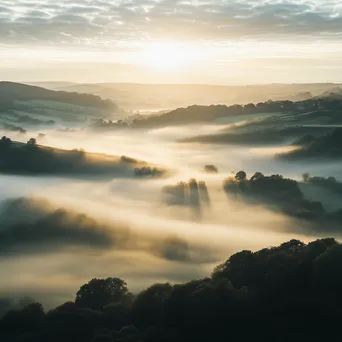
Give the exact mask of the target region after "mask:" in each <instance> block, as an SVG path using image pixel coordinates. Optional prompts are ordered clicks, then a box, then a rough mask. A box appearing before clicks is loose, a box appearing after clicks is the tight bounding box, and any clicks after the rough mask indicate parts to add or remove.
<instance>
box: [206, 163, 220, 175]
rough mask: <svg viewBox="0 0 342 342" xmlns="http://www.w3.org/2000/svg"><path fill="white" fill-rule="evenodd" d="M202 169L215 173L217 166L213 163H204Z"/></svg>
mask: <svg viewBox="0 0 342 342" xmlns="http://www.w3.org/2000/svg"><path fill="white" fill-rule="evenodd" d="M204 171H205V172H208V173H217V172H218V168H217V167H216V166H215V165H205V166H204Z"/></svg>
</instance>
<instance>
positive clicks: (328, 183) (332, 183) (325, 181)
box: [303, 173, 342, 194]
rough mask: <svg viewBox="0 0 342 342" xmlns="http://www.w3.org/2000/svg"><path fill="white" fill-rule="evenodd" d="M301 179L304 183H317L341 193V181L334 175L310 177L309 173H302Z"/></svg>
mask: <svg viewBox="0 0 342 342" xmlns="http://www.w3.org/2000/svg"><path fill="white" fill-rule="evenodd" d="M303 180H304V182H306V183H311V184H314V185H318V186H320V187H322V188H325V189H328V190H330V191H331V192H335V193H338V194H342V183H341V182H339V181H338V180H337V179H336V178H335V177H327V178H325V177H317V176H313V177H312V176H310V173H304V174H303Z"/></svg>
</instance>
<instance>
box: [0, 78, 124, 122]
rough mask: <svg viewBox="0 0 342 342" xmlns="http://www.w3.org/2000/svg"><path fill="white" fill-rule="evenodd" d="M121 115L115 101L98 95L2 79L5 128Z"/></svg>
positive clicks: (0, 115) (0, 117)
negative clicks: (51, 88) (55, 89)
mask: <svg viewBox="0 0 342 342" xmlns="http://www.w3.org/2000/svg"><path fill="white" fill-rule="evenodd" d="M121 115H122V112H121V111H120V109H119V107H118V106H117V105H116V104H115V103H114V102H112V101H111V100H103V99H102V98H101V97H99V96H95V95H91V94H79V93H70V92H65V91H54V90H48V89H45V88H41V87H37V86H31V85H26V84H21V83H13V82H0V127H1V126H2V127H3V128H4V129H8V128H9V127H11V126H13V127H16V126H18V127H21V128H26V127H36V126H43V127H44V126H47V125H51V124H52V125H53V124H58V123H61V124H72V123H85V122H87V121H88V120H89V119H90V118H108V119H111V118H116V117H120V116H121Z"/></svg>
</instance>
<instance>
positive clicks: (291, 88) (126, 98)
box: [36, 82, 341, 111]
mask: <svg viewBox="0 0 342 342" xmlns="http://www.w3.org/2000/svg"><path fill="white" fill-rule="evenodd" d="M36 84H37V83H36ZM38 85H39V83H38ZM339 86H341V84H334V83H317V84H310V83H308V84H266V85H246V86H231V85H208V84H139V83H84V84H78V83H75V84H67V85H61V84H60V82H56V83H55V84H54V83H53V82H50V86H49V88H50V89H54V90H64V91H70V92H80V93H89V94H95V95H99V96H101V97H102V98H106V99H107V98H108V99H111V100H113V101H115V102H116V103H117V104H118V105H119V106H120V107H121V108H123V109H126V110H134V111H138V110H156V111H157V110H164V109H175V108H178V107H187V106H191V105H195V104H196V105H206V106H208V105H212V104H214V105H218V104H220V105H233V104H235V103H239V104H247V103H250V102H252V103H257V102H262V101H268V100H273V101H279V100H291V101H304V100H307V99H309V98H311V97H313V96H317V95H319V94H322V93H323V92H325V91H328V90H329V89H332V88H334V87H339Z"/></svg>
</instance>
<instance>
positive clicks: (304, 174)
mask: <svg viewBox="0 0 342 342" xmlns="http://www.w3.org/2000/svg"><path fill="white" fill-rule="evenodd" d="M302 176H303V181H304V182H308V181H309V180H310V173H308V172H305V173H303V175H302Z"/></svg>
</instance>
